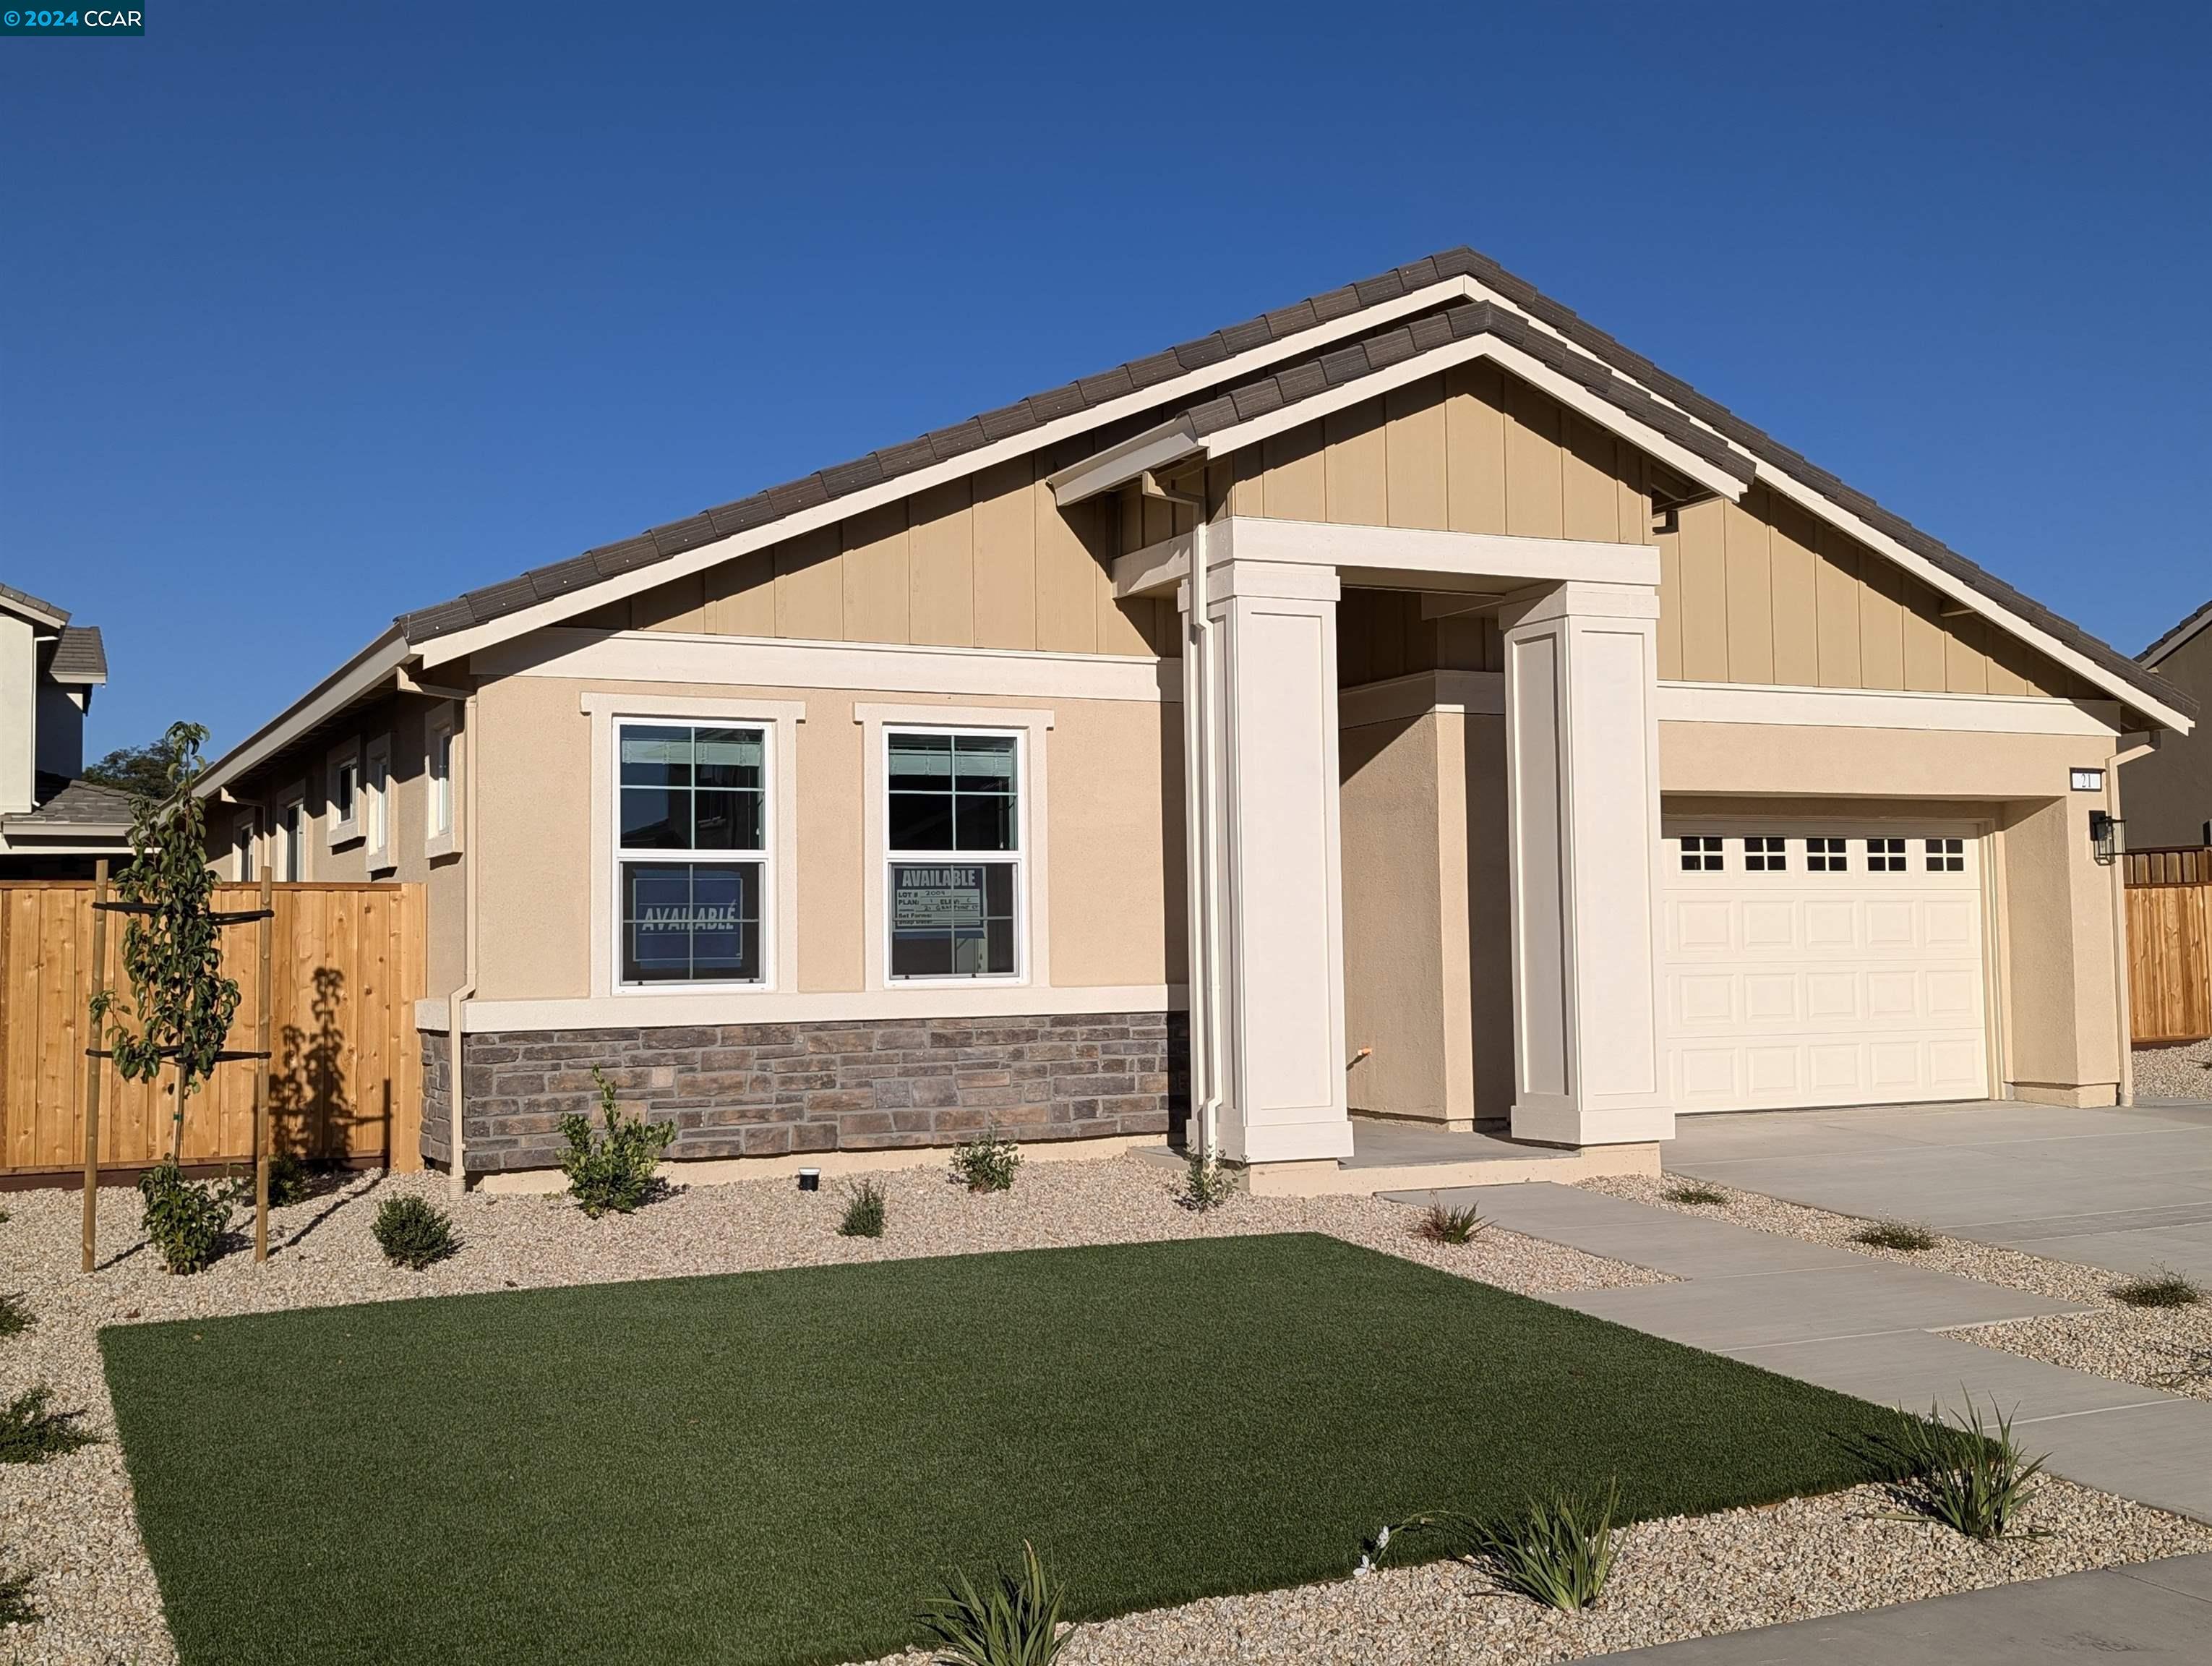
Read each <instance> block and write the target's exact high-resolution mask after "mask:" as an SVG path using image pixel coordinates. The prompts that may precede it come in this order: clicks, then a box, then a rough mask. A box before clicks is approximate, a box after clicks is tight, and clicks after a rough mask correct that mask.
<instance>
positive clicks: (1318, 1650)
mask: <svg viewBox="0 0 2212 1666" xmlns="http://www.w3.org/2000/svg"><path fill="white" fill-rule="evenodd" d="M1899 1513H1901V1512H1900V1511H1899V1506H1898V1503H1897V1501H1896V1500H1895V1499H1893V1497H1892V1496H1891V1495H1890V1493H1888V1492H1887V1489H1885V1488H1881V1487H1854V1488H1852V1489H1851V1490H1850V1491H1849V1492H1844V1493H1831V1494H1829V1495H1828V1496H1827V1497H1826V1498H1819V1499H1791V1500H1790V1501H1789V1502H1788V1503H1785V1504H1779V1505H1770V1506H1767V1507H1765V1508H1761V1509H1755V1510H1731V1511H1725V1512H1723V1513H1722V1514H1719V1515H1715V1516H1700V1517H1674V1518H1672V1519H1670V1520H1667V1521H1658V1522H1645V1523H1640V1524H1638V1525H1637V1526H1634V1527H1631V1528H1628V1529H1625V1530H1624V1531H1623V1532H1622V1533H1621V1535H1620V1551H1619V1554H1618V1558H1617V1560H1616V1561H1615V1564H1614V1567H1613V1578H1612V1582H1611V1584H1609V1585H1608V1586H1607V1592H1606V1596H1605V1597H1604V1598H1603V1600H1602V1601H1601V1602H1599V1604H1598V1605H1597V1607H1595V1608H1593V1609H1591V1610H1589V1612H1587V1613H1584V1614H1560V1613H1558V1612H1556V1611H1554V1610H1553V1609H1549V1608H1539V1607H1537V1606H1536V1605H1535V1604H1534V1603H1533V1602H1528V1601H1527V1600H1526V1599H1525V1598H1522V1597H1519V1596H1509V1595H1504V1594H1501V1593H1499V1592H1498V1590H1496V1589H1495V1587H1494V1586H1493V1585H1492V1583H1491V1582H1490V1580H1489V1579H1488V1578H1486V1576H1485V1574H1484V1573H1483V1572H1482V1571H1481V1570H1480V1568H1479V1567H1477V1566H1473V1565H1471V1564H1469V1563H1466V1562H1433V1563H1430V1564H1428V1565H1426V1566H1421V1567H1415V1568H1403V1569H1397V1568H1385V1569H1384V1570H1383V1571H1382V1572H1378V1573H1370V1574H1368V1575H1365V1576H1364V1577H1362V1578H1347V1579H1343V1580H1340V1581H1337V1582H1335V1583H1334V1584H1320V1585H1306V1586H1303V1587H1301V1588H1299V1589H1297V1590H1286V1591H1270V1592H1267V1593H1264V1594H1262V1595H1260V1596H1232V1597H1218V1598H1213V1599H1210V1600H1208V1601H1205V1602H1193V1603H1189V1604H1188V1605H1186V1606H1184V1607H1182V1608H1163V1609H1159V1610H1157V1611H1155V1612H1152V1613H1150V1614H1130V1615H1127V1616H1126V1617H1125V1618H1122V1619H1119V1620H1106V1621H1103V1622H1101V1623H1097V1624H1094V1625H1089V1626H1082V1627H1080V1628H1079V1630H1077V1631H1076V1632H1075V1633H1074V1634H1073V1636H1072V1637H1070V1638H1069V1639H1068V1644H1067V1646H1066V1649H1065V1650H1064V1651H1063V1652H1062V1653H1061V1655H1060V1660H1061V1661H1062V1662H1063V1663H1065V1666H1186V1663H1188V1666H1208V1663H1213V1662H1220V1663H1225V1666H1226V1663H1231V1662H1233V1663H1236V1666H1267V1663H1278V1662H1279V1663H1283V1666H1290V1663H1294V1662H1295V1663H1297V1666H1339V1663H1341V1666H1433V1663H1437V1662H1440V1661H1450V1662H1453V1663H1455V1666H1482V1663H1488V1662H1493V1661H1494V1662H1500V1663H1504V1662H1512V1663H1515V1666H1523V1663H1526V1666H1534V1663H1538V1662H1543V1661H1556V1660H1577V1659H1580V1658H1582V1657H1585V1656H1588V1655H1597V1654H1608V1653H1612V1652H1613V1651H1618V1650H1622V1649H1638V1648H1646V1647H1650V1646H1651V1645H1655V1644H1660V1643H1671V1642H1674V1641H1676V1640H1677V1639H1682V1638H1687V1637H1703V1636H1710V1635H1712V1634H1714V1633H1721V1632H1732V1631H1743V1630H1747V1629H1748V1628H1750V1627H1752V1626H1771V1625H1778V1624H1781V1623H1783V1622H1784V1621H1787V1620H1811V1619H1815V1618H1817V1617H1819V1616H1820V1615H1822V1614H1841V1613H1844V1612H1847V1611H1849V1610H1852V1609H1857V1608H1881V1607H1884V1606H1886V1605H1887V1604H1889V1603H1893V1602H1912V1601H1916V1600H1917V1599H1919V1598H1921V1597H1926V1596H1944V1595H1946V1594H1948V1593H1949V1592H1952V1591H1960V1590H1976V1589H1978V1588H1980V1587H1983V1586H1987V1585H1997V1584H2006V1583H2008V1582H2009V1581H2012V1580H2015V1579H2040V1578H2050V1577H2051V1576H2052V1575H2055V1574H2061V1573H2075V1572H2081V1571H2083V1570H2085V1569H2088V1568H2096V1567H2109V1566H2114V1565H2116V1564H2118V1563H2123V1562H2137V1561H2147V1560H2150V1559H2152V1558H2154V1557H2159V1556H2176V1555H2182V1554H2187V1553H2190V1552H2192V1551H2202V1550H2205V1549H2208V1548H2212V1528H2206V1527H2204V1526H2202V1525H2200V1524H2199V1523H2195V1522H2191V1521H2185V1520H2183V1519H2181V1518H2180V1517H2173V1516H2168V1515H2165V1514H2163V1513H2161V1512H2160V1511H2155V1510H2149V1509H2146V1508H2145V1507H2143V1506H2142V1505H2135V1504H2129V1503H2126V1502H2124V1501H2123V1500H2121V1499H2115V1498H2112V1497H2110V1496H2109V1495H2107V1494H2105V1493H2096V1492H2092V1491H2090V1490H2089V1489H2088V1488H2087V1487H2076V1486H2075V1485H2073V1484H2072V1483H2071V1482H2068V1481H2056V1480H2054V1481H2049V1482H2047V1483H2046V1484H2045V1489H2044V1491H2043V1493H2041V1495H2040V1496H2039V1498H2038V1499H2036V1501H2035V1502H2034V1503H2033V1504H2032V1505H2030V1506H2029V1507H2028V1509H2027V1511H2025V1512H2024V1517H2023V1519H2024V1521H2025V1522H2026V1523H2027V1527H2028V1529H2029V1530H2030V1532H2033V1533H2036V1534H2038V1535H2041V1536H2036V1537H2019V1538H2014V1539H2010V1540H2007V1541H2003V1542H2002V1543H1998V1544H1994V1545H1982V1544H1976V1543H1974V1542H1972V1541H1970V1540H1966V1539H1963V1538H1961V1537H1960V1536H1959V1535H1956V1534H1954V1533H1952V1532H1950V1531H1949V1530H1948V1529H1942V1528H1936V1527H1930V1526H1929V1525H1927V1524H1925V1523H1919V1522H1911V1521H1897V1520H1892V1519H1888V1517H1893V1516H1895V1515H1897V1514H1899ZM929 1660H930V1657H929V1656H928V1655H927V1654H923V1653H920V1652H912V1653H908V1654H903V1655H899V1656H895V1657H891V1658H890V1660H887V1661H884V1662H882V1663H878V1666H927V1663H928V1661H929Z"/></svg>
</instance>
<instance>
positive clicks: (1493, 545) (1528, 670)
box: [1115, 489, 1673, 1195]
mask: <svg viewBox="0 0 2212 1666" xmlns="http://www.w3.org/2000/svg"><path fill="white" fill-rule="evenodd" d="M1163 490H1164V489H1163ZM1115 581H1116V585H1117V588H1118V589H1119V590H1120V591H1121V593H1123V594H1126V595H1141V594H1146V593H1167V592H1169V591H1172V592H1173V593H1174V594H1175V595H1176V599H1177V601H1178V604H1179V605H1180V608H1181V610H1182V614H1183V618H1184V641H1183V672H1184V676H1183V684H1184V721H1183V732H1184V733H1183V739H1184V749H1185V788H1186V800H1185V801H1186V803H1188V805H1190V806H1192V813H1191V814H1190V816H1189V817H1188V823H1189V825H1188V852H1187V861H1188V873H1190V874H1191V875H1192V877H1193V883H1192V884H1191V885H1189V887H1188V891H1189V897H1188V902H1189V909H1190V913H1189V921H1188V943H1189V945H1190V955H1189V960H1190V966H1191V974H1190V978H1189V987H1190V990H1191V1036H1192V1040H1191V1073H1192V1081H1193V1097H1192V1104H1193V1107H1194V1117H1193V1122H1194V1145H1195V1146H1198V1147H1199V1148H1200V1149H1206V1148H1208V1147H1207V1146H1206V1141H1207V1140H1208V1139H1209V1137H1210V1138H1211V1140H1212V1146H1211V1147H1210V1148H1211V1149H1212V1150H1213V1151H1214V1152H1218V1155H1220V1156H1221V1157H1222V1158H1225V1159H1226V1160H1228V1161H1230V1162H1232V1163H1237V1164H1243V1165H1244V1166H1245V1167H1247V1168H1248V1169H1249V1170H1251V1178H1252V1184H1253V1186H1254V1189H1255V1190H1261V1191H1269V1190H1275V1191H1279V1193H1280V1194H1282V1195H1300V1194H1304V1195H1312V1194H1315V1193H1317V1192H1334V1191H1340V1190H1373V1189H1384V1188H1387V1187H1392V1186H1421V1185H1430V1184H1435V1185H1443V1184H1486V1183H1498V1182H1501V1181H1519V1180H1525V1179H1529V1178H1533V1177H1536V1176H1537V1175H1539V1174H1541V1175H1542V1176H1543V1177H1547V1178H1568V1177H1576V1178H1579V1177H1583V1175H1584V1174H1593V1175H1594V1174H1601V1173H1621V1172H1650V1171H1651V1170H1652V1169H1653V1168H1654V1167H1655V1166H1656V1141H1657V1140H1663V1139H1665V1138H1668V1136H1669V1135H1670V1134H1671V1133H1672V1131H1673V1113H1672V1110H1671V1109H1670V1107H1669V1105H1668V1101H1667V1097H1666V1085H1665V1071H1664V1066H1663V1060H1662V1052H1661V1042H1660V1030H1661V1023H1660V1018H1661V1012H1660V999H1659V986H1658V942H1659V925H1658V900H1659V888H1658V884H1657V866H1656V864H1657V857H1658V844H1659V840H1658V833H1659V768H1658V739H1657V736H1658V726H1657V711H1656V689H1657V674H1656V620H1657V615H1658V593H1657V587H1658V581H1659V571H1658V556H1657V552H1656V550H1654V549H1653V548H1652V547H1651V546H1650V545H1648V544H1627V543H1601V542H1597V541H1594V540H1575V539H1565V538H1527V537H1511V536H1505V535H1491V534H1473V533H1452V532H1432V531H1413V530H1406V529H1401V528H1390V527H1381V526H1335V525H1321V524H1316V523H1304V522H1292V521H1281V520H1268V519H1265V518H1259V517H1245V516H1237V515H1228V516H1224V517H1220V518H1218V519H1217V520H1214V521H1212V522H1210V523H1206V524H1204V525H1201V526H1199V527H1198V528H1197V529H1196V530H1195V531H1194V532H1190V533H1187V534H1184V535H1182V536H1181V537H1179V538H1172V539H1170V540H1168V541H1167V542H1166V543H1164V544H1160V545H1156V546H1152V547H1150V548H1147V549H1146V550H1139V551H1137V552H1135V553H1134V554H1133V555H1130V556H1124V557H1122V558H1121V562H1119V563H1118V564H1117V566H1116V569H1115ZM1384 616H1388V617H1401V618H1403V619H1404V620H1406V621H1407V623H1408V626H1409V628H1410V629H1413V630H1414V631H1418V632H1419V633H1421V640H1422V641H1425V642H1427V643H1429V644H1430V645H1431V646H1432V647H1433V646H1434V645H1436V644H1437V643H1439V642H1441V641H1443V639H1444V632H1445V630H1446V629H1449V632H1451V633H1452V635H1454V637H1455V639H1456V641H1458V643H1459V645H1460V651H1459V652H1458V653H1457V654H1455V655H1445V656H1436V655H1431V658H1430V660H1429V662H1428V664H1427V665H1426V666H1416V667H1415V668H1414V669H1413V670H1411V671H1405V670H1401V669H1399V668H1398V667H1397V666H1394V665H1393V664H1392V663H1391V662H1390V661H1389V659H1388V657H1387V656H1381V655H1375V654H1367V653H1364V652H1361V651H1358V650H1357V649H1356V648H1354V647H1353V646H1352V645H1353V644H1355V643H1356V642H1357V641H1358V638H1359V636H1360V634H1361V632H1363V631H1364V630H1365V629H1367V628H1368V626H1369V624H1370V623H1371V622H1372V621H1373V620H1374V619H1375V618H1376V617H1384ZM1470 643H1473V644H1479V648H1476V650H1475V651H1474V652H1468V646H1469V644H1470ZM1340 660H1341V661H1342V665H1343V666H1344V667H1348V668H1350V669H1351V670H1352V673H1353V675H1352V680H1351V681H1350V685H1349V686H1347V685H1346V678H1345V677H1344V676H1343V675H1342V674H1341V670H1340ZM1401 742H1403V743H1404V744H1403V745H1401ZM1401 753H1402V754H1405V755H1407V757H1409V758H1410V762H1407V761H1406V760H1405V759H1404V758H1401ZM1360 1111H1372V1112H1381V1113H1383V1114H1384V1116H1387V1117H1388V1118H1389V1120H1383V1119H1382V1118H1375V1119H1364V1118H1362V1117H1360V1116H1358V1112H1360ZM1478 1127H1482V1128H1490V1129H1502V1130H1505V1131H1507V1132H1508V1133H1509V1134H1510V1137H1500V1136H1499V1134H1498V1133H1495V1132H1486V1133H1477V1132H1475V1131H1474V1130H1475V1129H1476V1128H1478ZM1616 1152H1617V1153H1618V1154H1612V1153H1616ZM1597 1153H1607V1154H1605V1155H1599V1154H1597ZM1562 1164H1565V1165H1566V1166H1565V1167H1562V1166H1561V1165H1562ZM1401 1170H1403V1171H1404V1175H1405V1177H1404V1178H1402V1179H1401V1178H1398V1177H1397V1176H1398V1174H1399V1172H1400V1171H1401ZM1569 1170H1574V1172H1573V1174H1572V1175H1570V1173H1569ZM1445 1171H1450V1172H1454V1173H1459V1172H1463V1173H1464V1174H1465V1176H1466V1178H1464V1179H1462V1180H1446V1179H1444V1178H1443V1177H1442V1175H1443V1172H1445ZM1385 1174H1388V1175H1389V1178H1383V1176H1384V1175H1385Z"/></svg>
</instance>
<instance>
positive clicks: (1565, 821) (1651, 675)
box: [1499, 582, 1674, 1146]
mask: <svg viewBox="0 0 2212 1666" xmlns="http://www.w3.org/2000/svg"><path fill="white" fill-rule="evenodd" d="M1658 620H1659V595H1658V592H1657V590H1656V588H1655V587H1652V586H1650V585H1637V584H1596V583H1584V582H1571V583H1566V584H1559V585H1554V586H1552V587H1548V588H1546V589H1543V590H1541V591H1523V592H1522V593H1519V594H1518V595H1516V596H1514V597H1511V598H1510V599H1508V601H1507V603H1506V605H1505V606H1504V609H1503V610H1502V611H1500V614H1499V623H1500V624H1501V625H1502V626H1503V627H1504V633H1505V746H1506V795H1507V805H1506V820H1507V827H1508V836H1509V847H1508V851H1507V860H1508V866H1509V869H1510V875H1511V893H1512V920H1513V957H1512V964H1513V1022H1514V1043H1515V1044H1514V1049H1513V1050H1514V1071H1515V1079H1514V1097H1513V1133H1514V1135H1515V1137H1516V1138H1518V1139H1522V1140H1546V1141H1548V1142H1551V1143H1554V1144H1558V1145H1567V1146H1590V1145H1608V1144H1618V1143H1621V1142H1626V1141H1635V1140H1664V1139H1668V1138H1669V1137H1671V1136H1672V1135H1673V1134H1674V1112H1673V1110H1671V1109H1670V1108H1669V1107H1668V1104H1667V1102H1666V1097H1667V1096H1666V1082H1665V1076H1664V1072H1665V1061H1664V1058H1663V1055H1662V1052H1661V1050H1660V1040H1659V1033H1660V1015H1661V1006H1660V1002H1661V994H1660V984H1659V944H1660V930H1661V927H1660V917H1659V721H1658V713H1657V708H1656V688H1657V678H1658Z"/></svg>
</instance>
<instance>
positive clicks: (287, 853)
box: [276, 788, 307, 880]
mask: <svg viewBox="0 0 2212 1666" xmlns="http://www.w3.org/2000/svg"><path fill="white" fill-rule="evenodd" d="M276 877H277V878H278V879H287V880H300V879H306V878H307V797H306V794H305V793H304V792H301V790H300V789H298V788H295V789H294V793H293V796H292V797H291V798H289V799H288V800H286V801H285V805H284V807H283V809H282V810H280V811H279V812H277V813H276Z"/></svg>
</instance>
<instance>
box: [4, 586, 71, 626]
mask: <svg viewBox="0 0 2212 1666" xmlns="http://www.w3.org/2000/svg"><path fill="white" fill-rule="evenodd" d="M0 606H4V607H6V608H9V610H11V611H15V612H17V613H26V614H28V615H30V616H31V617H33V618H36V619H37V620H38V622H39V623H40V624H46V625H65V624H67V623H69V610H68V609H67V608H65V607H56V606H55V605H53V604H52V602H43V601H40V599H38V598H37V597H36V596H33V595H31V594H29V593H27V592H24V591H21V590H17V589H15V588H13V587H10V586H9V585H4V584H0Z"/></svg>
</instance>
